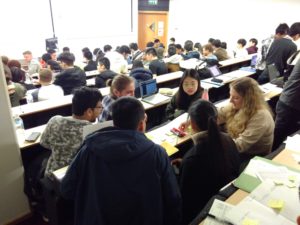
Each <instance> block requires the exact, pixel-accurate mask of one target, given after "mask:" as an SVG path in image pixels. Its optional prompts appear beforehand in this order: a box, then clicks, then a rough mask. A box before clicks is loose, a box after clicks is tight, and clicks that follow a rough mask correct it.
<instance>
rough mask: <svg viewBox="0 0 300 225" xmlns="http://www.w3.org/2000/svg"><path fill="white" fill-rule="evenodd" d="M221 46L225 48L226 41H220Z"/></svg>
mask: <svg viewBox="0 0 300 225" xmlns="http://www.w3.org/2000/svg"><path fill="white" fill-rule="evenodd" d="M220 47H221V48H224V49H227V43H226V42H225V41H223V42H221V46H220Z"/></svg>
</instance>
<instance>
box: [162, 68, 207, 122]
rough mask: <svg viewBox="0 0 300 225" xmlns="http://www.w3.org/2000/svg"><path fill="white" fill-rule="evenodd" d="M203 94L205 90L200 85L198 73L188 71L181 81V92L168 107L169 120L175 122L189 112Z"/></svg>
mask: <svg viewBox="0 0 300 225" xmlns="http://www.w3.org/2000/svg"><path fill="white" fill-rule="evenodd" d="M202 93H203V88H202V87H201V84H200V78H199V74H198V72H197V71H196V70H194V69H191V70H186V71H185V72H184V73H183V75H182V78H181V80H180V84H179V90H178V91H177V93H176V94H175V95H174V96H173V98H172V99H171V101H170V103H169V104H168V105H167V108H166V117H167V119H168V120H173V119H174V118H176V117H178V116H180V115H181V114H183V113H185V112H187V111H188V109H189V107H190V105H191V104H192V103H193V102H194V101H196V100H198V99H200V98H201V96H202Z"/></svg>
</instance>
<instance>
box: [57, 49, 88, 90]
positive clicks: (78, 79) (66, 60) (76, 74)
mask: <svg viewBox="0 0 300 225" xmlns="http://www.w3.org/2000/svg"><path fill="white" fill-rule="evenodd" d="M58 61H60V66H61V68H62V69H63V71H62V72H61V73H60V74H58V75H56V76H55V80H54V82H53V83H54V84H56V85H59V86H61V87H62V89H63V90H64V95H69V94H71V93H72V91H73V90H74V89H75V88H77V87H81V86H85V85H86V75H85V73H84V71H83V70H82V69H80V68H79V67H76V66H74V61H75V56H74V55H73V54H72V53H69V52H65V53H61V54H60V56H59V57H58Z"/></svg>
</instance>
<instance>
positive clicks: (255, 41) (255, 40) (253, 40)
mask: <svg viewBox="0 0 300 225" xmlns="http://www.w3.org/2000/svg"><path fill="white" fill-rule="evenodd" d="M249 42H253V43H254V44H255V46H256V45H257V44H258V41H257V39H256V38H251V39H250V40H249Z"/></svg>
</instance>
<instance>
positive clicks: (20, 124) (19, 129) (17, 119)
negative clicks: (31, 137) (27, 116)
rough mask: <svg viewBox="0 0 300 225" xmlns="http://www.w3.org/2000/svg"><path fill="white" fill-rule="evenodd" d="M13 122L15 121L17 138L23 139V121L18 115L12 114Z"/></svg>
mask: <svg viewBox="0 0 300 225" xmlns="http://www.w3.org/2000/svg"><path fill="white" fill-rule="evenodd" d="M13 118H14V122H15V128H16V133H17V138H18V139H19V140H20V141H24V140H25V129H24V123H23V120H22V118H21V117H20V116H19V115H17V114H16V115H14V116H13Z"/></svg>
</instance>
